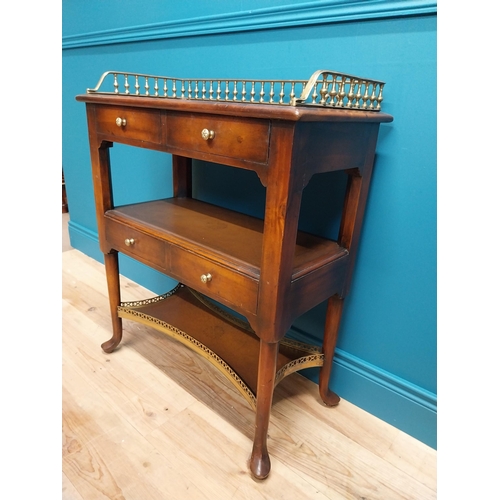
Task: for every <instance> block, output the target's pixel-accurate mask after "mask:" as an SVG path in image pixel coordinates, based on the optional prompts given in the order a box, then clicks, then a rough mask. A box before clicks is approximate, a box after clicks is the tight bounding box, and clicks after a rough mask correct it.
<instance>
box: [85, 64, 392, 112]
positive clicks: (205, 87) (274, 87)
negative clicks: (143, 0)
mask: <svg viewBox="0 0 500 500" xmlns="http://www.w3.org/2000/svg"><path fill="white" fill-rule="evenodd" d="M108 76H110V77H111V78H108ZM110 79H112V84H111V82H110V83H109V84H108V83H106V84H104V82H105V81H106V82H107V81H108V80H110ZM103 84H104V85H103ZM384 85H385V83H384V82H382V81H380V80H373V79H367V78H362V77H358V76H354V75H348V74H346V73H340V72H338V71H331V70H324V69H320V70H318V71H315V72H314V73H313V74H312V75H311V77H310V78H309V80H263V79H259V80H250V79H246V80H242V79H211V78H176V77H172V76H159V75H150V74H145V73H125V72H123V71H106V72H105V73H103V75H102V76H101V78H100V79H99V81H98V82H97V85H96V86H95V87H94V88H93V89H91V88H88V89H87V93H89V94H96V93H97V94H112V95H123V96H131V97H134V96H136V97H156V98H164V99H186V100H199V101H215V102H217V101H219V102H237V103H248V104H270V105H285V106H319V107H326V108H341V109H352V110H360V111H380V109H381V103H382V101H383V96H382V91H383V88H384ZM101 87H105V88H103V89H102V90H101Z"/></svg>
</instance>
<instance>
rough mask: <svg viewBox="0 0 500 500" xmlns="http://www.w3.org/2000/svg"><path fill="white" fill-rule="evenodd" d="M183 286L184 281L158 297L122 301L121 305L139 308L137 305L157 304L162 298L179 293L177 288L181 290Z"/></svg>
mask: <svg viewBox="0 0 500 500" xmlns="http://www.w3.org/2000/svg"><path fill="white" fill-rule="evenodd" d="M183 286H184V285H183V284H182V283H178V284H177V286H175V287H174V288H172V290H170V291H169V292H167V293H164V294H163V295H158V296H156V297H151V298H150V299H144V300H136V301H133V302H120V307H126V308H137V307H143V306H149V305H151V304H156V303H157V302H161V301H162V300H165V299H167V298H168V297H171V296H172V295H174V294H175V293H177V290H179V288H181V287H183Z"/></svg>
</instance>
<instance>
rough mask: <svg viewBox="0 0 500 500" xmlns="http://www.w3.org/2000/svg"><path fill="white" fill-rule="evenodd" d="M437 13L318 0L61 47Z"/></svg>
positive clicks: (408, 5)
mask: <svg viewBox="0 0 500 500" xmlns="http://www.w3.org/2000/svg"><path fill="white" fill-rule="evenodd" d="M436 13H437V1H436V0H319V1H309V2H304V3H299V4H291V5H288V6H279V7H267V8H263V9H256V10H252V11H243V12H233V13H228V14H219V15H212V16H201V17H192V18H188V19H181V20H176V21H170V22H165V23H154V24H146V25H139V26H128V27H124V28H118V29H110V30H103V31H96V32H90V33H82V34H78V35H68V36H65V37H63V39H62V48H63V50H67V49H75V48H83V47H94V46H99V45H111V44H119V43H130V42H142V41H150V40H160V39H166V38H182V37H193V36H199V35H213V34H223V33H235V32H242V31H254V30H264V29H276V28H286V27H294V26H307V25H315V24H325V23H339V22H345V21H362V20H370V19H383V18H391V17H405V16H415V15H425V14H436Z"/></svg>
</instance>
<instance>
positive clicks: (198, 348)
mask: <svg viewBox="0 0 500 500" xmlns="http://www.w3.org/2000/svg"><path fill="white" fill-rule="evenodd" d="M184 286H185V285H183V284H182V283H179V284H178V285H177V286H176V287H175V288H173V289H172V290H170V291H169V292H167V293H164V294H163V295H158V296H156V297H152V298H149V299H145V300H138V301H132V302H121V303H120V305H119V306H118V308H117V312H118V316H119V317H121V318H124V319H129V320H132V321H136V322H138V323H142V324H144V325H146V326H150V327H153V328H155V329H156V330H158V331H161V332H162V333H165V334H167V335H169V336H170V337H172V338H173V339H175V340H177V341H179V342H181V343H182V344H184V345H185V346H187V347H189V348H190V349H191V350H193V351H195V352H196V353H198V354H200V355H201V356H202V357H203V358H205V359H206V360H208V361H209V362H210V363H212V365H214V366H215V367H216V368H217V369H218V370H219V371H221V373H223V374H224V375H225V376H226V378H227V379H228V380H229V381H230V382H231V383H232V384H233V385H234V386H235V387H236V389H237V390H238V391H239V392H240V393H241V394H242V396H243V397H244V398H245V399H246V400H247V402H248V403H249V404H250V406H251V407H252V408H253V409H254V410H255V409H256V408H257V398H256V395H255V394H254V393H253V392H252V391H251V390H250V388H249V387H248V386H247V385H246V384H245V382H244V381H243V380H242V379H241V377H240V376H239V375H238V374H237V373H236V372H235V371H234V370H233V369H232V368H231V366H229V364H228V363H226V361H224V360H223V359H222V358H221V357H220V356H219V355H218V354H216V353H215V352H214V351H212V350H211V349H210V348H208V347H207V346H206V345H205V344H203V343H202V342H200V341H199V340H197V339H195V338H194V337H192V336H191V335H189V334H187V333H186V332H184V331H182V330H180V329H179V328H176V327H175V326H172V325H170V324H169V323H167V322H166V321H163V320H160V319H158V318H155V317H154V316H151V315H149V314H145V313H143V312H141V311H140V310H138V309H139V308H141V307H143V306H148V305H151V304H156V303H158V302H161V301H163V300H165V299H167V298H168V297H171V296H172V295H174V294H175V293H176V292H177V291H178V290H179V289H180V288H181V287H184ZM187 289H188V290H189V291H190V292H191V293H192V294H193V296H194V297H196V298H197V299H198V300H199V301H200V302H201V303H202V304H203V305H204V306H205V307H207V308H208V309H209V310H211V311H213V312H214V313H216V314H218V315H219V316H221V317H222V318H223V319H225V320H227V321H229V322H231V323H233V324H234V325H236V326H237V327H239V328H241V329H243V330H246V331H248V332H250V333H253V334H254V335H255V332H254V331H253V330H252V328H251V327H250V325H249V324H248V323H247V322H246V321H243V320H241V319H239V318H237V317H235V316H233V315H232V314H230V313H228V312H226V311H224V310H223V309H221V308H220V307H217V306H216V305H215V304H214V303H213V302H211V301H210V300H208V299H207V298H206V297H205V296H204V295H202V294H201V293H199V292H197V291H196V290H193V289H192V288H189V287H187ZM280 344H281V345H284V346H286V347H289V348H291V349H295V350H297V351H302V352H303V353H305V354H306V356H302V357H300V358H297V359H294V360H292V361H290V362H289V363H287V364H286V365H284V366H283V367H282V368H280V369H279V370H278V371H277V372H276V377H275V383H274V385H275V387H276V386H277V385H278V384H279V383H280V382H281V381H282V380H283V379H284V378H285V377H286V376H288V375H290V374H291V373H294V372H296V371H299V370H302V369H305V368H312V367H318V366H323V363H324V355H323V353H322V351H321V348H320V347H318V346H313V345H310V344H305V343H304V342H300V341H298V340H294V339H289V338H284V339H282V340H281V341H280Z"/></svg>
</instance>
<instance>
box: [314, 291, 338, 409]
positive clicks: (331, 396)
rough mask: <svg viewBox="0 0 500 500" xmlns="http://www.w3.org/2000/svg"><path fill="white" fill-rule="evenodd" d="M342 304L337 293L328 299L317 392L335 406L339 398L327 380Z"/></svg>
mask: <svg viewBox="0 0 500 500" xmlns="http://www.w3.org/2000/svg"><path fill="white" fill-rule="evenodd" d="M343 306H344V299H342V298H340V297H339V296H338V295H334V296H333V297H330V298H329V299H328V307H327V310H326V322H325V333H324V337H323V355H324V358H325V359H324V362H323V366H322V367H321V370H320V372H319V394H320V396H321V399H322V400H323V402H324V403H325V404H326V405H328V406H336V405H338V404H339V402H340V398H339V397H338V396H337V394H335V393H334V392H333V391H331V390H330V387H329V382H330V374H331V372H332V365H333V355H334V353H335V345H336V344H337V336H338V333H339V326H340V318H341V317H342V308H343Z"/></svg>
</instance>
